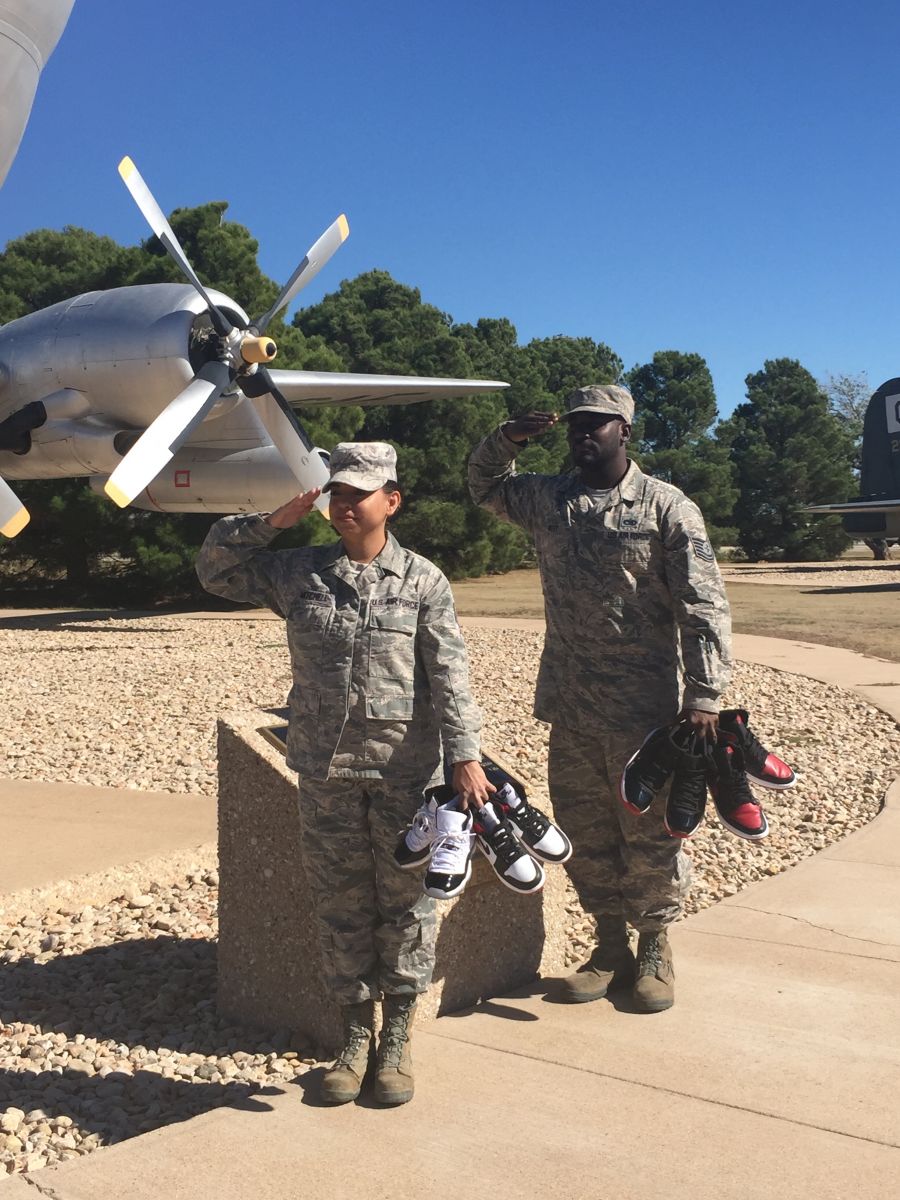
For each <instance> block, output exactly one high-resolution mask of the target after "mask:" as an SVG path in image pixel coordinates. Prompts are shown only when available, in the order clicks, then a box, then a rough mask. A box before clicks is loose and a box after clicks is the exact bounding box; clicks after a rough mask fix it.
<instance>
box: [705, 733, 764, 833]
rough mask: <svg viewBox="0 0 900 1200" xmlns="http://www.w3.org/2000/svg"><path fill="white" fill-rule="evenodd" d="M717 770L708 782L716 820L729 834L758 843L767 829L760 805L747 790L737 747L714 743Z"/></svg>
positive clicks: (745, 773)
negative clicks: (717, 818) (716, 814)
mask: <svg viewBox="0 0 900 1200" xmlns="http://www.w3.org/2000/svg"><path fill="white" fill-rule="evenodd" d="M713 759H714V762H715V767H716V771H715V774H714V775H713V776H711V778H710V781H709V790H710V791H711V792H712V797H713V801H714V802H715V805H716V811H717V812H718V814H719V820H720V821H721V822H722V824H723V825H724V826H725V827H726V829H730V830H731V832H732V833H736V834H737V836H738V837H740V838H745V839H746V840H747V841H748V842H759V841H761V840H762V839H763V838H764V837H765V836H766V834H767V833H768V832H769V822H768V821H767V820H766V814H765V813H764V812H763V810H762V805H761V804H760V803H759V801H758V800H757V799H756V797H755V796H754V795H753V793H752V792H751V791H750V784H749V782H748V780H747V772H746V771H745V770H744V760H743V757H742V755H741V752H740V750H736V749H735V748H734V746H730V745H727V744H723V743H721V742H717V743H716V748H715V750H714V751H713Z"/></svg>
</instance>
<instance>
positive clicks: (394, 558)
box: [322, 530, 403, 581]
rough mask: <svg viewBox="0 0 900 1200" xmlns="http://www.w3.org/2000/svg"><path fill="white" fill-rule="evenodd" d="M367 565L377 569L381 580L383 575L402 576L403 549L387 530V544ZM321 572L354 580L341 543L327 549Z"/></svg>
mask: <svg viewBox="0 0 900 1200" xmlns="http://www.w3.org/2000/svg"><path fill="white" fill-rule="evenodd" d="M369 565H370V566H373V567H376V568H377V569H378V571H379V574H380V577H381V578H384V576H385V575H402V574H403V547H402V546H401V545H400V543H399V542H398V541H397V539H396V538H395V537H394V535H393V534H392V533H391V531H390V530H388V535H387V543H386V545H385V547H384V549H383V550H382V551H381V553H380V554H379V555H378V557H377V558H373V559H372V562H371V563H370V564H369ZM322 570H324V571H333V572H334V574H335V575H339V576H340V577H341V579H346V580H351V581H352V580H354V579H355V578H356V568H355V567H353V566H351V564H350V559H349V558H348V557H347V551H346V550H345V549H344V543H343V542H335V543H334V545H332V546H330V547H329V553H328V554H327V556H326V558H325V561H324V563H323V564H322Z"/></svg>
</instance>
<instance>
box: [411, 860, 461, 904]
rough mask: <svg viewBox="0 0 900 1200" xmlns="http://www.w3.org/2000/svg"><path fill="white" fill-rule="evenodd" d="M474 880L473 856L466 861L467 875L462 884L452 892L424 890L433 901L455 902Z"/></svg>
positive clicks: (424, 888)
mask: <svg viewBox="0 0 900 1200" xmlns="http://www.w3.org/2000/svg"><path fill="white" fill-rule="evenodd" d="M471 878H472V855H471V854H470V855H469V857H468V858H467V859H466V874H465V876H464V878H463V881H462V883H461V884H459V885H458V886H457V887H456V888H454V890H453V891H452V892H430V891H429V890H428V888H427V887H424V886H423V888H422V891H423V892H424V893H425V895H426V896H430V897H431V898H432V900H453V899H454V898H455V897H456V896H459V895H460V894H461V893H462V892H463V890H464V889H465V886H466V884H467V883H468V882H469V880H470V879H471Z"/></svg>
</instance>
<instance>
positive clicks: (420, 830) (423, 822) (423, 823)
mask: <svg viewBox="0 0 900 1200" xmlns="http://www.w3.org/2000/svg"><path fill="white" fill-rule="evenodd" d="M430 841H431V821H430V820H429V819H428V814H427V813H426V812H424V811H423V810H422V809H421V808H420V809H418V811H417V812H416V814H415V816H414V817H413V819H412V825H410V827H409V832H408V833H407V835H406V844H407V846H409V847H410V849H411V850H421V849H423V847H425V846H427V845H428V843H429V842H430Z"/></svg>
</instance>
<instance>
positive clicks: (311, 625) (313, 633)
mask: <svg viewBox="0 0 900 1200" xmlns="http://www.w3.org/2000/svg"><path fill="white" fill-rule="evenodd" d="M333 618H334V606H333V605H331V604H327V605H326V604H311V603H309V601H298V603H296V604H294V605H292V607H291V610H290V612H289V613H288V619H287V628H288V642H289V643H290V645H291V646H296V647H298V648H301V649H303V650H307V651H309V650H312V649H316V648H318V647H320V646H321V644H322V642H323V641H324V639H325V634H326V633H327V632H328V628H329V626H330V625H331V622H332V620H333Z"/></svg>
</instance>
